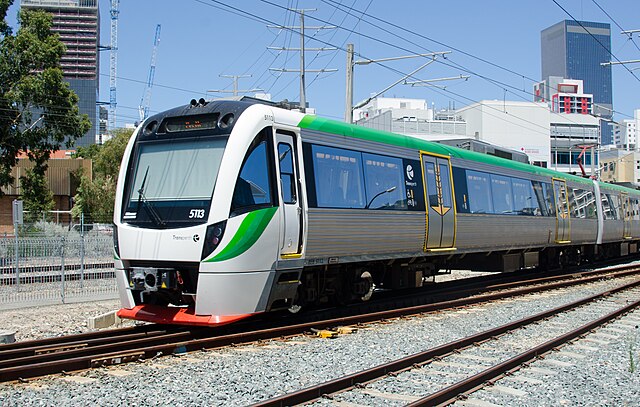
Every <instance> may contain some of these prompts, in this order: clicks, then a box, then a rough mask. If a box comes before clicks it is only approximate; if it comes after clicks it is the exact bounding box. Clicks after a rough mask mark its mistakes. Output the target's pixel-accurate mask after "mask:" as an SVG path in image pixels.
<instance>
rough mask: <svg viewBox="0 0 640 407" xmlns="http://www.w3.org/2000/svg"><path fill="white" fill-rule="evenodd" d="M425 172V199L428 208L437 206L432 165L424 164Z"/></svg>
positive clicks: (434, 172)
mask: <svg viewBox="0 0 640 407" xmlns="http://www.w3.org/2000/svg"><path fill="white" fill-rule="evenodd" d="M425 171H426V172H427V198H428V201H429V206H438V205H439V202H438V186H437V183H436V167H435V165H434V164H433V163H429V162H428V163H426V168H425Z"/></svg>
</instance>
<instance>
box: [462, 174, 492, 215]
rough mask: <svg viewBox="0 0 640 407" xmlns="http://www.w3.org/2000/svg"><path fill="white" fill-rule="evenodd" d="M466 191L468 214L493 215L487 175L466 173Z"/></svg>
mask: <svg viewBox="0 0 640 407" xmlns="http://www.w3.org/2000/svg"><path fill="white" fill-rule="evenodd" d="M467 191H468V193H469V212H471V213H493V203H492V202H491V184H490V182H489V174H485V173H483V172H478V171H467Z"/></svg>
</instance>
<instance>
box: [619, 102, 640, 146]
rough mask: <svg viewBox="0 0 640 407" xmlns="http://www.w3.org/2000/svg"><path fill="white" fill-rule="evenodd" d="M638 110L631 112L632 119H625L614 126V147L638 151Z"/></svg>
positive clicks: (639, 119)
mask: <svg viewBox="0 0 640 407" xmlns="http://www.w3.org/2000/svg"><path fill="white" fill-rule="evenodd" d="M638 129H640V109H636V110H635V111H634V112H633V119H625V120H622V121H621V122H620V123H618V124H615V125H614V131H613V139H614V143H615V145H616V147H618V148H621V149H624V150H626V151H631V150H638V142H637V141H638Z"/></svg>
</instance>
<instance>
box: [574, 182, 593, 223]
mask: <svg viewBox="0 0 640 407" xmlns="http://www.w3.org/2000/svg"><path fill="white" fill-rule="evenodd" d="M571 217H573V218H579V219H596V218H597V215H596V205H595V199H594V196H593V192H591V191H588V190H584V189H580V188H573V190H572V192H571Z"/></svg>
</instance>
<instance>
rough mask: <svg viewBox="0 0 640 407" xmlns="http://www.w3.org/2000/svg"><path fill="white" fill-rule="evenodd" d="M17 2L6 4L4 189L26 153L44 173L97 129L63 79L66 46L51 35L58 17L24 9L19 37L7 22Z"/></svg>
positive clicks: (1, 30) (0, 54)
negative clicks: (53, 160) (53, 158)
mask: <svg viewBox="0 0 640 407" xmlns="http://www.w3.org/2000/svg"><path fill="white" fill-rule="evenodd" d="M12 3H13V0H0V17H2V20H1V21H0V186H7V185H9V184H11V183H12V182H13V177H12V176H11V169H12V168H13V167H14V166H15V165H16V164H17V162H18V155H19V154H20V153H26V154H27V156H28V157H29V159H30V160H31V161H33V162H34V164H35V166H34V169H33V171H34V172H35V173H38V174H44V171H45V169H46V167H47V160H48V159H49V157H50V156H51V153H52V152H55V151H58V150H60V149H61V148H62V146H63V145H66V146H67V147H70V146H71V145H72V144H73V142H74V141H75V140H76V139H77V138H79V137H81V136H82V135H83V134H85V133H86V132H87V131H89V129H90V128H91V122H90V121H89V119H88V117H87V115H81V114H79V109H78V96H77V95H76V94H75V93H74V92H73V91H72V90H71V89H70V88H69V84H68V83H67V82H65V81H64V79H63V76H62V70H61V68H60V58H61V57H62V55H63V54H64V52H65V47H64V44H63V43H62V42H61V41H60V39H59V37H58V35H57V34H55V33H52V32H51V22H52V17H51V16H50V15H49V14H47V13H45V12H42V11H33V10H21V11H20V12H19V13H18V22H19V24H20V28H19V29H18V31H17V34H15V35H14V34H13V31H12V29H11V27H9V25H8V24H7V22H6V16H7V11H8V9H9V7H10V6H11V4H12Z"/></svg>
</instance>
